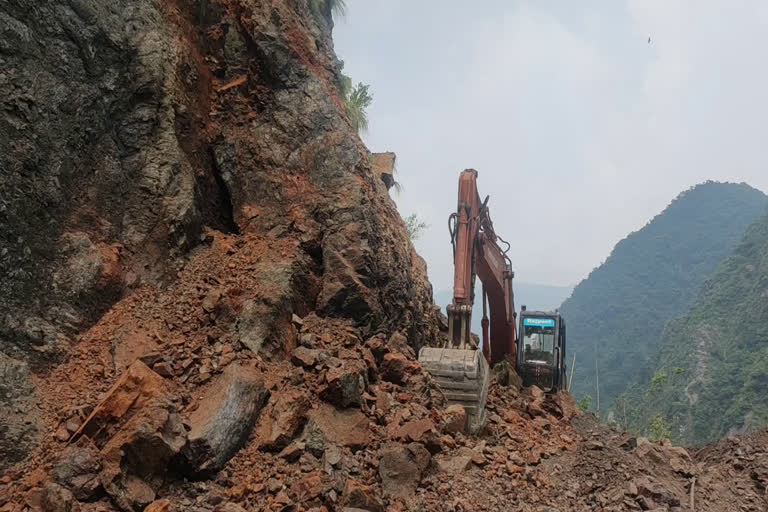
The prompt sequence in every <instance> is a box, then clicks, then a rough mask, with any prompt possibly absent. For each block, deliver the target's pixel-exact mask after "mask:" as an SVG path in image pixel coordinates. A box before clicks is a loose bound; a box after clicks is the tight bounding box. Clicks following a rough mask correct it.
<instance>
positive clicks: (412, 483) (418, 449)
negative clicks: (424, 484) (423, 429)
mask: <svg viewBox="0 0 768 512" xmlns="http://www.w3.org/2000/svg"><path fill="white" fill-rule="evenodd" d="M431 457H432V456H431V455H430V453H429V451H428V450H427V449H426V448H424V446H422V445H421V444H419V443H410V444H408V445H404V444H399V443H398V444H390V445H388V446H385V447H384V448H383V449H382V450H381V452H380V455H379V477H380V478H381V486H382V489H383V490H384V493H385V494H387V495H389V496H394V497H398V498H408V497H409V496H410V495H412V494H413V493H414V491H415V490H416V488H417V487H418V486H419V483H420V482H421V478H422V476H423V475H424V472H425V471H426V469H427V467H428V466H429V462H430V459H431Z"/></svg>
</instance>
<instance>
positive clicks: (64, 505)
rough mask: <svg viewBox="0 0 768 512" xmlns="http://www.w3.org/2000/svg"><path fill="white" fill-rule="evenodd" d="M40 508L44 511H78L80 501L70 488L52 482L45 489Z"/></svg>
mask: <svg viewBox="0 0 768 512" xmlns="http://www.w3.org/2000/svg"><path fill="white" fill-rule="evenodd" d="M40 508H41V509H42V511H43V512H78V511H79V510H80V503H78V501H77V500H76V499H75V497H74V496H73V495H72V493H71V492H70V491H69V490H67V489H65V488H64V487H62V486H61V485H59V484H56V483H50V484H48V485H47V486H45V489H43V493H42V495H41V497H40Z"/></svg>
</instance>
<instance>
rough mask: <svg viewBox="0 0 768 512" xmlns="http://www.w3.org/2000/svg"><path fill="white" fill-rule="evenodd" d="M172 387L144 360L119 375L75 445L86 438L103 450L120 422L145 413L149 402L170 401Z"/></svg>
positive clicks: (76, 434) (83, 428) (136, 361)
mask: <svg viewBox="0 0 768 512" xmlns="http://www.w3.org/2000/svg"><path fill="white" fill-rule="evenodd" d="M171 390H172V387H171V384H170V382H169V381H167V380H165V379H163V378H162V377H161V376H160V375H158V374H157V373H155V372H153V371H152V370H151V369H150V368H149V367H148V366H147V365H146V364H144V363H143V362H142V361H141V360H139V359H137V360H135V361H134V362H133V363H132V364H131V365H130V366H129V367H128V368H126V370H125V371H124V372H123V373H122V374H121V375H120V378H118V379H117V381H116V382H115V383H114V384H113V385H112V387H111V388H110V390H109V391H107V394H106V395H105V396H104V398H103V399H102V400H101V401H100V402H99V404H98V405H97V406H96V407H95V408H94V410H93V412H92V413H91V414H90V416H88V418H86V420H85V421H84V422H83V424H82V426H81V427H80V428H79V429H78V431H77V432H75V434H74V436H73V439H72V440H73V441H75V440H77V439H78V438H79V436H81V435H85V436H88V437H89V438H90V439H92V440H93V441H94V442H95V443H96V445H97V446H99V447H101V446H103V445H104V443H105V442H106V441H107V440H108V439H109V438H110V437H111V436H112V435H113V434H114V433H115V431H116V430H120V428H121V427H120V424H121V419H122V418H123V417H124V416H126V415H127V413H128V412H129V411H137V410H140V409H142V408H143V407H144V406H145V405H146V404H148V403H149V402H150V401H153V400H158V399H168V398H169V397H170V396H171V394H172V393H171Z"/></svg>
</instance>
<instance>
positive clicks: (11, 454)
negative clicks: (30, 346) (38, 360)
mask: <svg viewBox="0 0 768 512" xmlns="http://www.w3.org/2000/svg"><path fill="white" fill-rule="evenodd" d="M0 417H2V418H3V421H2V422H0V453H2V454H3V456H2V457H0V473H1V472H3V471H4V470H6V469H8V468H9V467H10V466H11V465H12V464H15V463H16V462H19V461H22V460H24V458H25V457H26V455H27V453H28V452H29V451H30V450H31V449H32V448H33V447H34V446H35V445H36V444H37V442H38V441H39V438H40V431H39V427H38V422H39V421H40V418H39V412H38V409H37V407H35V390H34V388H33V386H32V383H31V381H30V380H29V366H28V365H27V364H26V363H24V362H22V361H18V360H16V359H13V358H11V357H9V356H7V355H5V354H3V353H2V352H0Z"/></svg>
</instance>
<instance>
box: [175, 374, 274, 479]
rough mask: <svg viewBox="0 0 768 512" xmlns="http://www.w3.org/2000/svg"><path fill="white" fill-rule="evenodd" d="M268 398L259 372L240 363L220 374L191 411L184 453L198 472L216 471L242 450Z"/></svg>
mask: <svg viewBox="0 0 768 512" xmlns="http://www.w3.org/2000/svg"><path fill="white" fill-rule="evenodd" d="M268 398H269V392H268V391H267V390H266V388H265V387H264V383H263V381H262V380H261V378H260V375H259V373H258V372H256V371H255V370H252V369H250V368H245V367H243V366H240V365H235V364H233V365H230V366H228V367H227V369H226V370H225V371H224V373H223V374H221V375H220V376H219V377H218V378H217V381H216V382H215V383H214V384H213V386H212V387H211V388H210V389H209V391H208V392H207V393H206V395H205V396H204V397H203V399H202V400H201V402H200V406H199V407H198V408H197V410H195V412H193V413H192V415H191V417H190V419H189V423H190V425H191V430H190V432H189V443H188V445H187V447H186V448H185V450H184V454H185V456H186V458H187V460H189V462H190V463H191V465H192V468H193V469H194V470H195V471H197V472H205V473H207V472H213V471H217V470H219V469H221V468H222V467H223V466H224V464H225V463H226V462H227V461H228V460H229V459H230V458H231V457H232V456H233V455H234V454H235V453H236V452H237V450H239V449H240V448H241V447H242V446H243V444H244V443H245V441H246V440H247V439H248V436H249V435H250V434H251V431H252V429H253V426H254V423H255V422H256V419H257V418H258V416H259V413H260V412H261V410H262V408H263V407H264V405H265V404H266V402H267V399H268Z"/></svg>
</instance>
